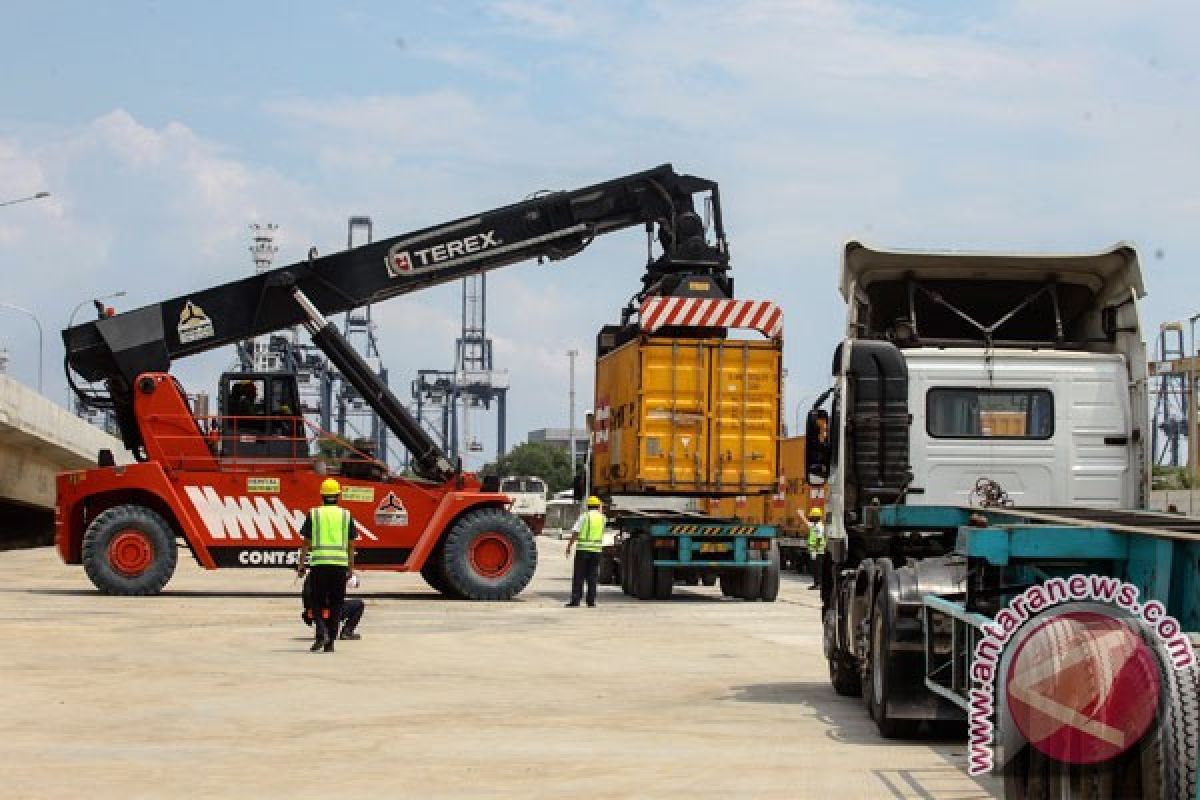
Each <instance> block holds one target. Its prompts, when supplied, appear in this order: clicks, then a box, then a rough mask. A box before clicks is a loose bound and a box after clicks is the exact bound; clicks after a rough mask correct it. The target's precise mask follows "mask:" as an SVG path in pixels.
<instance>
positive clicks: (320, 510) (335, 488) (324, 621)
mask: <svg viewBox="0 0 1200 800" xmlns="http://www.w3.org/2000/svg"><path fill="white" fill-rule="evenodd" d="M341 497H342V487H341V484H339V483H338V482H337V481H336V480H334V479H333V478H326V479H325V480H323V481H321V503H322V504H321V505H319V506H317V507H316V508H314V509H311V510H310V511H309V512H308V516H307V517H306V518H305V520H304V525H302V526H301V527H300V538H301V539H302V543H301V545H300V559H299V561H297V563H296V570H297V571H298V572H300V574H304V572H305V569H306V568H311V569H312V583H311V590H312V591H311V595H310V600H309V602H310V603H311V608H310V609H309V611H310V612H311V613H312V618H313V622H314V623H315V627H316V635H315V638H314V639H313V643H312V647H310V648H309V650H310V651H311V652H313V653H316V652H319V651H321V650H324V651H325V652H326V653H332V652H333V640H334V639H336V638H337V635H338V623H339V622H340V620H341V618H342V604H343V603H344V602H345V600H346V581H347V579H348V578H349V577H350V576H351V575H353V574H354V540H355V538H357V536H358V532H357V531H356V530H355V529H354V518H353V517H351V516H350V512H349V511H347V510H346V509H344V508H342V507H341V506H339V505H338V501H339V500H340V499H341ZM310 555H311V557H310V558H309V559H308V563H307V565H306V563H305V557H306V556H310Z"/></svg>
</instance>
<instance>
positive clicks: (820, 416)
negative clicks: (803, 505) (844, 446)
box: [804, 408, 833, 486]
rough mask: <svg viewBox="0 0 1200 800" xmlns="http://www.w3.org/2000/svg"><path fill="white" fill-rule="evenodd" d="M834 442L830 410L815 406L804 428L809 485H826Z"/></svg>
mask: <svg viewBox="0 0 1200 800" xmlns="http://www.w3.org/2000/svg"><path fill="white" fill-rule="evenodd" d="M832 455H833V444H832V439H831V436H830V430H829V412H828V411H825V410H824V409H822V408H814V409H812V410H811V411H809V412H808V421H807V423H806V424H805V430H804V464H805V472H806V474H807V475H808V485H809V486H824V485H825V482H826V480H828V478H829V463H830V461H831V460H832Z"/></svg>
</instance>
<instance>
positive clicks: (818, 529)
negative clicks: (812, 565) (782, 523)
mask: <svg viewBox="0 0 1200 800" xmlns="http://www.w3.org/2000/svg"><path fill="white" fill-rule="evenodd" d="M808 552H809V555H814V556H820V555H824V554H825V526H824V525H822V524H821V523H820V522H814V523H812V524H811V525H809V526H808Z"/></svg>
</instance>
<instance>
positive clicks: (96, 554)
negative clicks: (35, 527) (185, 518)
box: [83, 505, 179, 595]
mask: <svg viewBox="0 0 1200 800" xmlns="http://www.w3.org/2000/svg"><path fill="white" fill-rule="evenodd" d="M178 556H179V550H178V548H176V546H175V532H174V531H173V530H171V526H170V525H169V524H167V521H166V520H165V519H163V518H162V517H161V516H160V515H159V514H158V513H156V512H154V511H151V510H150V509H148V508H146V507H145V506H137V505H123V506H114V507H113V508H110V509H108V510H107V511H105V512H104V513H103V514H101V515H100V516H98V517H96V518H95V519H94V520H92V524H91V525H88V528H87V531H86V532H85V533H84V534H83V569H84V571H85V572H87V576H88V577H89V578H90V579H91V581H92V583H93V584H95V586H96V588H97V589H99V590H100V591H101V592H102V593H103V594H117V595H150V594H158V593H159V592H161V591H162V588H163V587H164V586H166V585H167V581H169V580H171V576H172V575H173V574H175V563H176V559H177V558H178Z"/></svg>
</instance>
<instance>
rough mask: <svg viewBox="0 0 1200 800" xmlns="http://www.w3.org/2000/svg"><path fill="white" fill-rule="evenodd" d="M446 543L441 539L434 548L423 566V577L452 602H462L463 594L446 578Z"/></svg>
mask: <svg viewBox="0 0 1200 800" xmlns="http://www.w3.org/2000/svg"><path fill="white" fill-rule="evenodd" d="M445 541H446V540H445V538H442V539H439V540H438V543H437V544H435V545H434V546H433V550H432V551H431V552H430V553H429V558H427V559H425V563H424V564H423V565H422V566H421V577H422V578H424V579H425V582H426V583H428V584H429V585H430V587H432V588H433V590H434V591H436V592H438V593H439V594H441V595H443V596H445V597H448V598H450V599H451V600H462V599H464V598H463V596H462V594H460V593H459V592H457V591H455V590H454V588H453V587H452V586H451V585H450V580H449V579H448V578H447V577H446V563H445V547H444V546H443V545H444V543H445Z"/></svg>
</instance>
